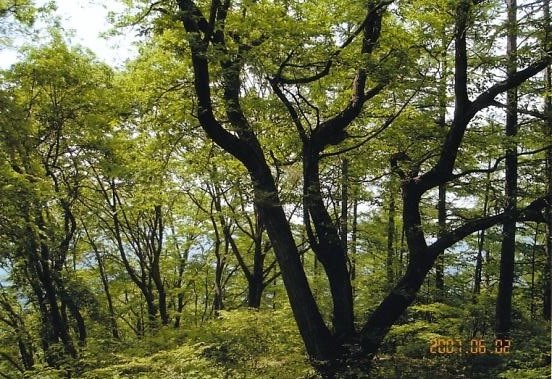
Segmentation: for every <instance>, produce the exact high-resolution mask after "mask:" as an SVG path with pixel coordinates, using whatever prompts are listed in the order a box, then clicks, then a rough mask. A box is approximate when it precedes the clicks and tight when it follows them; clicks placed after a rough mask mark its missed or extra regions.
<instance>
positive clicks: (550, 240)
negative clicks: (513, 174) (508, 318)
mask: <svg viewBox="0 0 552 379" xmlns="http://www.w3.org/2000/svg"><path fill="white" fill-rule="evenodd" d="M544 22H545V34H544V44H545V45H550V39H551V38H552V33H551V28H550V1H549V0H546V1H545V2H544ZM544 85H545V91H544V93H545V99H544V115H545V124H544V130H545V131H544V134H545V136H547V137H548V138H551V137H552V94H551V92H552V68H551V66H550V65H548V66H547V67H546V71H545V75H544ZM546 179H547V190H548V201H547V203H548V206H547V207H546V211H545V217H546V221H547V222H546V243H545V264H544V268H543V282H544V283H543V284H544V294H543V316H544V319H545V320H548V321H550V313H551V308H552V302H551V289H552V279H551V276H552V275H551V271H552V230H551V229H552V148H549V149H548V150H547V151H546Z"/></svg>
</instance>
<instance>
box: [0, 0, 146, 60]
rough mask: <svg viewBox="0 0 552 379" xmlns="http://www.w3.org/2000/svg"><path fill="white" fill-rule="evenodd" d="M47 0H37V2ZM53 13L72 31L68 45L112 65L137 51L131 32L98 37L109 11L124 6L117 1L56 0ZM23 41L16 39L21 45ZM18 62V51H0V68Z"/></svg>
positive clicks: (122, 8)
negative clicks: (83, 48)
mask: <svg viewBox="0 0 552 379" xmlns="http://www.w3.org/2000/svg"><path fill="white" fill-rule="evenodd" d="M46 2H47V1H46V0H36V1H35V3H36V4H37V5H41V4H43V3H46ZM55 3H56V5H57V11H56V12H55V16H57V17H58V18H59V19H60V24H61V26H62V28H63V29H64V30H65V31H66V32H70V33H71V37H69V38H68V42H69V43H70V44H71V45H77V44H78V45H82V46H85V47H87V48H89V49H91V50H92V51H93V52H94V53H95V54H96V55H97V57H98V58H99V59H100V60H101V61H104V62H106V63H108V64H110V65H112V66H121V65H122V64H123V63H124V62H125V60H126V59H128V58H131V57H133V56H134V55H135V54H136V49H135V48H134V47H133V45H132V42H133V41H134V40H135V38H134V36H133V34H132V31H131V30H128V31H125V33H126V34H125V35H122V36H117V37H110V38H109V39H108V40H106V39H105V38H102V37H101V36H100V34H101V33H104V32H106V31H108V30H109V29H110V27H111V25H110V24H109V21H108V19H107V15H108V12H109V11H114V12H120V11H122V10H124V5H123V4H121V3H120V2H119V1H116V0H111V1H110V0H56V1H55ZM21 43H23V41H15V44H16V45H17V44H21ZM16 61H17V50H16V49H13V48H5V49H2V50H1V51H0V68H7V67H9V66H10V65H11V64H13V63H15V62H16Z"/></svg>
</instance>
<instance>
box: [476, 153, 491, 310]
mask: <svg viewBox="0 0 552 379" xmlns="http://www.w3.org/2000/svg"><path fill="white" fill-rule="evenodd" d="M490 168H491V162H490V161H489V163H488V164H487V169H490ZM490 191H491V174H490V173H487V178H486V181H485V192H484V194H483V217H487V213H488V207H489V193H490ZM484 248H485V229H483V230H482V231H480V232H479V234H478V236H477V257H476V258H475V274H474V281H473V293H474V295H479V294H480V293H481V281H482V278H483V249H484ZM487 264H488V262H487ZM474 300H475V296H474Z"/></svg>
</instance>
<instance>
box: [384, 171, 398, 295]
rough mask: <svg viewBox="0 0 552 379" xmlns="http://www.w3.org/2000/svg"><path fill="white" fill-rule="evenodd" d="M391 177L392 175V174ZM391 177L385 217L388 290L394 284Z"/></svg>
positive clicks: (392, 191) (393, 218)
mask: <svg viewBox="0 0 552 379" xmlns="http://www.w3.org/2000/svg"><path fill="white" fill-rule="evenodd" d="M392 175H393V174H392ZM393 184H394V180H393V177H392V176H391V178H390V179H389V185H388V191H389V211H388V214H387V215H388V216H387V259H386V261H385V267H386V274H387V275H386V281H387V287H388V288H389V289H391V288H393V285H394V284H395V269H394V268H395V213H396V209H395V208H396V207H395V197H396V193H395V192H396V191H395V186H394V185H393Z"/></svg>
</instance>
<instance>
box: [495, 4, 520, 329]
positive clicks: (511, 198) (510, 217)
mask: <svg viewBox="0 0 552 379" xmlns="http://www.w3.org/2000/svg"><path fill="white" fill-rule="evenodd" d="M507 6H508V21H507V23H508V24H507V30H508V36H507V45H506V53H507V55H508V68H507V69H508V75H509V76H511V75H513V74H514V73H515V72H516V68H517V63H516V50H517V16H516V12H517V4H516V0H508V1H507ZM506 102H507V109H506V137H509V138H511V139H513V138H515V136H516V134H517V123H518V121H517V90H516V89H515V88H513V89H510V90H509V91H508V92H507V98H506ZM507 143H508V147H507V149H506V159H505V165H506V174H505V195H506V206H505V212H506V217H505V221H504V223H503V227H502V245H501V252H500V278H499V283H498V295H497V301H496V319H495V334H496V337H497V338H499V339H508V338H509V336H510V328H511V325H512V290H513V283H514V261H515V250H516V246H515V243H516V241H515V238H516V207H517V144H515V143H514V142H513V141H512V140H509V141H507Z"/></svg>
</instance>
